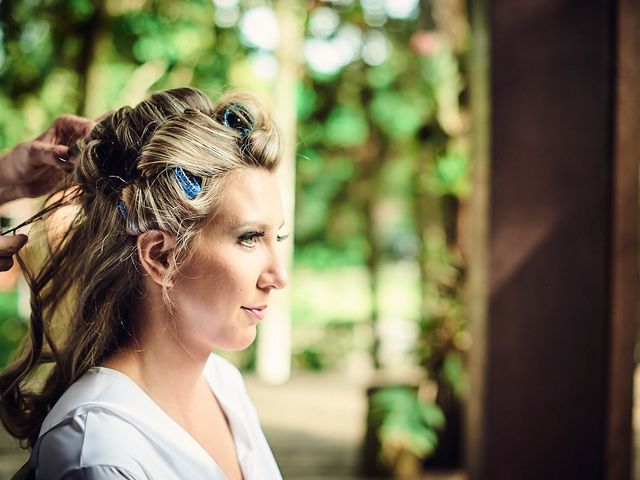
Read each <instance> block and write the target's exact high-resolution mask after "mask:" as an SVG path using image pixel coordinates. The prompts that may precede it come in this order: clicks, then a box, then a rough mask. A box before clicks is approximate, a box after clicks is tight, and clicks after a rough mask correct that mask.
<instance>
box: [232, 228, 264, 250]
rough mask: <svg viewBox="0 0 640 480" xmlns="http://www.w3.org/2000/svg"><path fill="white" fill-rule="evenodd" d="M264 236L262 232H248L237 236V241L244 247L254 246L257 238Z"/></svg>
mask: <svg viewBox="0 0 640 480" xmlns="http://www.w3.org/2000/svg"><path fill="white" fill-rule="evenodd" d="M260 237H264V232H249V233H245V234H244V235H240V236H239V237H238V242H239V243H240V244H241V245H242V246H244V247H249V248H252V247H255V246H256V244H257V243H258V238H260Z"/></svg>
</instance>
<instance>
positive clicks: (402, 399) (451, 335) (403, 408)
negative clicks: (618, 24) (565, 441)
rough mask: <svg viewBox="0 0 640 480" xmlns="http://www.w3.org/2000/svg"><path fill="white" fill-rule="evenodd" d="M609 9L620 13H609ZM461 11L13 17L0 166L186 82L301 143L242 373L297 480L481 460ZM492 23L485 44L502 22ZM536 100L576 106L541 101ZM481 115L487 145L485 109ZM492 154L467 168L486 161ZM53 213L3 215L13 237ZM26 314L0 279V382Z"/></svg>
mask: <svg viewBox="0 0 640 480" xmlns="http://www.w3.org/2000/svg"><path fill="white" fill-rule="evenodd" d="M469 3H473V2H469ZM478 3H479V4H482V5H485V2H478ZM497 3H499V2H497ZM515 3H520V4H524V3H527V2H515ZM542 3H545V2H542ZM554 3H555V4H556V6H560V7H562V8H564V11H565V14H566V17H564V18H565V25H570V22H569V20H568V18H570V16H571V15H572V14H574V13H575V12H577V11H580V9H581V8H583V7H581V5H580V2H577V3H576V2H573V3H572V2H569V1H565V2H562V1H556V2H553V1H547V2H546V4H547V5H550V4H554ZM601 3H603V4H607V5H609V6H608V7H606V8H605V11H606V12H607V14H608V15H610V16H611V17H612V18H613V16H615V15H614V14H615V12H614V11H613V10H612V8H613V7H611V6H610V5H611V4H615V2H601ZM622 3H625V2H622ZM594 5H595V3H594ZM468 7H469V5H468V2H466V1H464V0H305V1H296V0H279V1H273V2H271V1H267V0H182V1H177V0H94V1H92V0H22V1H17V0H1V1H0V87H1V88H0V150H7V149H9V148H10V147H11V146H13V145H14V144H16V143H18V142H20V141H24V140H27V139H30V138H33V137H34V136H36V135H37V134H39V133H40V132H41V131H43V130H44V129H45V128H46V127H47V126H48V125H49V124H50V123H51V121H52V120H53V119H54V118H55V117H56V116H58V115H60V114H62V113H75V114H78V115H83V116H87V117H96V116H98V115H100V114H101V113H103V112H105V111H108V110H110V109H113V108H117V107H120V106H122V105H125V104H129V105H132V104H135V103H137V102H138V101H140V100H141V99H143V98H144V97H145V96H146V95H147V94H148V93H150V92H152V91H154V90H159V89H165V88H172V87H179V86H184V85H192V86H195V87H198V88H200V89H202V90H203V91H204V92H205V93H207V94H208V95H209V96H211V98H213V99H215V98H216V97H217V96H218V95H219V94H220V93H221V92H223V91H225V90H226V89H228V88H247V89H251V90H253V91H255V92H257V93H259V94H260V95H261V96H262V97H263V98H264V99H265V101H266V102H267V104H268V105H269V106H270V108H271V110H272V111H273V112H274V114H275V116H276V118H277V120H278V122H279V125H280V126H281V129H282V131H283V134H284V137H285V143H286V145H287V149H285V152H284V158H283V164H282V167H281V171H280V178H281V181H282V185H283V190H284V193H285V205H286V207H287V209H288V211H289V212H290V215H289V218H288V220H289V221H288V223H289V225H290V228H291V233H292V239H293V241H292V242H291V244H290V251H289V255H290V258H289V264H290V270H291V281H290V286H289V288H288V291H286V292H282V293H280V298H279V299H278V303H277V305H276V306H275V307H274V308H273V309H272V308H270V316H269V317H268V319H267V320H266V321H265V322H264V324H263V325H261V327H262V328H261V329H260V331H259V336H258V341H257V343H256V344H255V345H254V346H252V347H251V348H250V349H248V350H247V351H244V352H241V353H238V354H233V355H231V354H227V356H228V357H229V358H230V359H231V360H232V361H234V362H235V363H236V364H237V365H238V366H239V367H240V368H242V369H243V371H245V372H246V381H247V385H248V388H249V390H250V393H251V394H252V397H253V399H254V401H255V403H256V406H257V409H258V412H259V414H260V416H261V419H262V422H263V425H264V428H265V431H266V434H267V437H268V438H269V440H270V442H271V444H272V447H273V449H274V453H275V455H276V459H277V460H278V463H279V465H280V466H281V469H282V472H283V475H284V477H285V478H290V479H303V478H304V479H312V478H317V479H324V478H327V479H334V480H335V479H355V478H373V477H381V476H382V477H384V476H396V477H403V478H425V479H428V478H431V479H436V478H437V479H463V478H467V477H468V470H467V469H466V468H465V464H466V463H465V458H466V457H467V456H468V453H469V452H465V447H466V446H468V445H472V446H474V447H478V444H477V443H476V444H474V443H468V439H467V440H465V435H467V433H466V432H467V430H466V427H465V425H466V423H465V422H468V419H466V418H465V417H466V414H465V409H464V408H463V406H464V405H465V404H466V403H467V401H469V400H470V401H471V402H474V401H476V399H479V398H481V397H480V394H478V395H477V396H475V397H469V392H470V391H472V390H470V383H471V382H470V374H469V369H468V363H469V352H470V349H471V347H472V343H475V342H476V338H478V339H480V341H481V345H480V346H481V348H483V349H485V348H488V347H486V344H491V339H490V338H489V337H486V338H489V340H486V338H485V336H484V333H481V334H479V335H477V336H474V342H472V335H471V334H470V328H469V317H470V315H473V308H474V306H473V305H474V304H473V302H471V301H470V299H469V296H470V295H474V292H475V294H477V289H475V290H474V289H473V288H472V289H471V290H470V289H469V283H468V280H469V263H472V261H473V260H472V259H476V260H477V259H478V258H480V257H478V256H477V255H476V253H473V255H472V251H473V250H474V246H475V245H477V244H481V243H482V242H484V241H485V238H486V235H484V236H483V233H482V230H478V228H475V229H474V228H473V225H472V223H473V222H474V221H475V220H477V218H478V216H474V215H472V214H470V208H471V207H470V202H471V194H472V184H473V183H474V182H473V181H472V175H471V174H472V168H471V167H472V162H471V160H470V159H471V154H472V150H471V145H472V138H471V135H472V132H473V131H472V130H471V128H470V127H471V125H470V124H471V118H472V112H471V107H470V91H473V90H474V89H475V90H476V91H479V92H481V95H482V94H485V93H486V92H485V91H484V90H483V88H486V85H485V84H484V83H483V78H484V79H485V80H486V76H485V77H483V76H482V74H478V73H477V72H482V71H485V75H486V69H487V67H486V61H487V60H486V58H487V57H488V55H489V49H488V47H487V45H486V43H483V42H485V41H486V36H487V35H486V31H484V30H483V29H482V28H481V29H480V30H478V31H477V33H476V34H475V36H474V37H473V42H472V36H471V33H470V32H471V30H472V29H471V25H472V24H473V22H472V21H471V20H472V19H471V16H470V14H469V8H468ZM530 7H531V6H530ZM493 8H494V9H493V10H492V15H493V17H491V16H490V20H489V21H488V23H487V21H486V19H485V22H486V23H484V24H483V25H485V27H486V26H487V25H491V22H492V21H496V22H497V21H499V19H500V18H501V17H500V16H499V8H498V6H496V7H493ZM525 10H526V9H525V8H523V9H522V10H521V13H525ZM532 10H535V8H534V7H531V8H530V9H529V11H532ZM636 11H637V10H636ZM537 14H539V15H543V14H544V12H542V11H541V10H539V11H537ZM552 14H553V13H552V12H551V13H550V15H552ZM593 15H594V17H593V18H594V21H596V20H597V19H596V18H595V17H597V15H598V12H597V11H594V12H593ZM476 18H477V17H476ZM607 18H608V17H607ZM636 18H637V17H636ZM496 19H497V20H496ZM481 20H482V19H480V20H478V21H481ZM474 21H476V20H475V19H474ZM541 24H543V26H544V25H546V26H547V27H548V24H546V23H544V22H542V23H541ZM514 25H516V24H515V22H514ZM512 26H513V25H512ZM492 28H493V27H492ZM514 30H517V28H515V29H514ZM566 30H567V31H571V28H569V27H567V29H566ZM534 32H535V30H531V31H530V32H529V33H530V35H531V36H535V35H536V34H535V33H534ZM544 33H545V30H544V28H543V29H542V34H544ZM596 33H597V32H596ZM609 34H612V33H611V32H609ZM594 35H595V34H594ZM578 37H579V38H582V36H580V35H578ZM503 40H504V39H503ZM474 42H475V43H474ZM507 43H508V42H507ZM560 44H562V43H561V42H560V43H559V45H560ZM502 45H505V43H502ZM540 45H542V44H540ZM540 45H539V46H540ZM634 45H637V44H634ZM544 47H545V45H542V46H540V49H539V50H536V49H535V48H532V49H531V50H530V51H529V52H528V53H529V54H532V55H533V57H535V55H537V54H539V53H540V51H542V49H543V48H544ZM553 48H555V47H553ZM585 48H586V47H585ZM473 49H476V54H475V55H472V51H473ZM558 50H561V49H560V47H558ZM635 51H637V50H635ZM478 52H479V53H478ZM536 52H537V53H536ZM528 58H530V57H528ZM483 59H484V60H483ZM502 60H504V59H502ZM534 60H535V59H534ZM483 62H484V63H483ZM587 63H588V60H587V61H586V63H585V65H586V64H587ZM483 65H484V66H483ZM610 66H611V65H609V67H610ZM474 68H475V71H476V73H475V74H473V72H472V70H473V69H474ZM585 68H587V69H588V68H591V67H589V66H585ZM594 68H596V67H594ZM607 68H608V67H607V66H605V67H603V69H602V71H609V70H607ZM483 69H484V70H483ZM598 72H600V71H599V70H596V73H598ZM474 75H475V76H474ZM559 75H560V77H561V72H560V74H559ZM496 78H497V77H496ZM512 80H513V79H512ZM559 81H561V79H560V80H559ZM511 85H513V83H509V81H507V82H506V83H503V84H502V86H503V87H505V88H506V89H508V88H510V86H511ZM565 93H567V92H565ZM488 97H489V96H488V95H487V98H488ZM533 101H537V100H535V99H534V100H533ZM545 102H546V103H545ZM583 102H584V101H583ZM541 104H549V105H551V104H553V106H554V108H556V109H559V110H562V109H564V107H563V106H562V104H559V103H554V102H553V101H552V100H550V99H548V98H547V99H542V100H541ZM496 110H497V109H496ZM513 110H514V111H516V110H517V111H518V112H523V111H524V110H526V108H525V107H522V106H520V107H518V106H514V107H513ZM476 112H480V114H478V113H475V114H474V115H475V116H474V117H473V118H474V119H475V120H476V121H477V119H478V118H479V119H480V123H477V124H476V125H474V128H476V131H480V132H481V133H482V132H483V131H484V130H483V129H484V128H485V127H486V125H485V123H483V118H484V119H485V120H486V117H483V116H482V115H483V114H482V112H486V108H485V109H483V106H482V105H480V106H479V107H476ZM534 113H535V112H534ZM609 118H610V117H607V119H609ZM503 121H504V119H503ZM504 123H507V124H508V123H509V122H508V121H506V122H504ZM542 123H544V122H542ZM522 125H523V126H522V127H521V130H526V131H527V132H528V134H529V135H533V133H531V132H532V129H527V124H526V123H523V124H522ZM529 126H530V125H529ZM486 128H488V127H486ZM476 140H477V138H476ZM475 145H476V146H475V148H476V149H477V148H478V146H477V145H478V143H476V144H475ZM524 145H525V143H523V146H524ZM523 149H524V147H523ZM480 150H481V152H480V154H479V155H478V154H476V156H475V157H474V159H479V160H477V161H478V162H480V163H479V164H480V165H482V159H483V158H484V157H483V156H482V151H483V150H482V145H481V148H480ZM474 161H476V160H474ZM474 168H476V169H477V168H478V166H477V165H474ZM564 173H565V172H563V174H564ZM524 174H525V176H526V175H527V173H526V172H525V173H524ZM633 174H634V175H635V177H634V178H637V171H634V173H633ZM496 178H497V177H496ZM607 178H608V177H607ZM475 181H476V182H477V180H475ZM532 181H535V179H533V180H532ZM481 182H484V183H482V185H486V183H487V182H486V179H484V180H481ZM636 183H637V182H636ZM516 190H517V189H516ZM482 191H483V190H482V188H481V189H480V192H481V193H482ZM485 194H486V197H487V198H489V197H491V198H495V196H492V194H488V193H486V190H485ZM40 202H41V201H40ZM480 203H482V202H480ZM39 205H40V203H39V201H38V200H23V201H19V202H13V203H11V204H7V205H3V206H1V207H0V214H1V215H2V221H3V227H6V226H9V225H11V224H14V223H17V222H19V221H20V220H22V219H24V218H26V217H27V216H28V215H29V214H30V212H32V211H34V210H36V209H37V208H38V206H39ZM525 210H526V209H525ZM476 213H477V212H476ZM636 213H637V210H636ZM491 215H492V214H489V216H491ZM472 217H473V218H472ZM551 217H552V215H551V213H549V212H548V215H547V217H545V218H551ZM505 218H506V217H505ZM497 224H499V221H498V222H497ZM607 228H608V227H607ZM478 232H480V233H478ZM485 233H486V232H485ZM519 238H521V237H517V236H516V237H513V238H510V239H509V242H511V243H509V244H508V247H509V249H510V248H511V247H513V248H516V249H517V248H518V247H519V246H521V243H520V240H519ZM524 243H525V244H526V242H524ZM634 249H637V244H634ZM480 270H483V268H482V267H480ZM483 271H485V272H486V268H485V269H484V270H483ZM472 280H473V279H472ZM472 283H473V282H472ZM480 284H485V285H489V284H491V282H488V281H487V282H484V283H483V282H482V281H480ZM528 287H530V285H528ZM470 292H471V293H470ZM556 295H557V291H556ZM632 295H633V296H634V298H635V295H636V292H635V291H633V292H632ZM27 300H28V299H27V298H26V293H25V291H24V287H23V284H22V282H21V280H20V276H19V272H17V271H16V270H13V271H11V272H9V273H4V274H2V275H0V366H3V365H5V364H6V363H7V362H8V361H9V360H10V359H11V356H12V353H13V351H14V349H15V348H16V346H17V345H18V342H19V341H20V339H21V338H22V337H23V335H24V334H25V332H26V328H27V327H26V319H27V318H28V308H27V307H26V305H27ZM570 300H571V299H570V298H569V300H568V301H570ZM535 306H536V303H535V301H533V302H530V303H529V304H528V308H529V309H533V310H535ZM480 317H482V315H480ZM482 318H485V320H483V321H484V322H485V325H489V324H490V323H486V322H488V321H487V320H486V315H485V316H484V317H482ZM633 322H635V314H634V317H633V319H632V323H633ZM487 328H489V327H487ZM523 331H524V332H525V333H524V334H525V335H526V334H527V331H526V329H525V330H523ZM631 331H633V329H632V330H631ZM572 332H573V333H572V334H571V335H572V337H571V338H576V337H577V336H578V335H576V334H575V330H572ZM632 336H633V335H632ZM514 339H515V341H517V337H514V336H511V337H509V338H506V339H503V340H504V341H506V342H509V341H511V340H514ZM485 340H486V341H485ZM513 345H515V343H514V344H513ZM569 356H571V352H570V351H569V350H567V358H568V357H569ZM483 358H485V357H483ZM556 360H558V358H555V359H554V361H556ZM559 361H564V360H563V359H560V360H559ZM480 363H481V362H480ZM478 364H479V363H476V365H478ZM478 368H479V367H478ZM483 375H484V373H482V372H481V373H480V374H478V376H477V378H484V377H483ZM521 377H526V375H524V376H523V375H521ZM627 377H628V383H630V382H631V375H630V374H629V375H627ZM496 381H497V380H496ZM569 383H570V382H569ZM532 385H533V383H532ZM598 388H600V387H598ZM516 390H517V388H516ZM478 391H480V393H482V389H479V390H476V392H478ZM604 391H605V390H604V387H602V392H604ZM482 398H485V397H482ZM478 402H480V405H484V404H483V403H482V402H481V401H480V400H478ZM491 407H492V408H494V409H495V408H497V407H496V405H493V404H492V405H491ZM596 407H597V408H600V407H602V409H603V411H604V408H605V407H604V403H603V404H598V405H596ZM487 411H489V410H487ZM520 413H521V414H522V415H524V416H527V413H526V412H520ZM587 414H589V413H588V412H587ZM470 418H471V420H472V421H473V418H475V417H474V413H473V412H472V413H471V415H470ZM551 423H553V418H551ZM627 424H628V428H629V429H630V425H631V421H630V419H629V421H628V422H627ZM469 431H471V432H472V433H473V432H477V429H476V427H474V426H473V425H472V427H470V430H469ZM600 434H602V432H600V431H599V432H598V433H596V435H600ZM523 435H524V434H523ZM467 437H468V435H467ZM545 438H546V440H545V441H547V440H548V439H549V437H548V436H547V437H545ZM490 441H491V439H489V440H487V441H486V442H480V444H481V445H485V444H486V445H490ZM552 443H553V442H549V444H552ZM479 451H480V449H479V448H478V450H477V451H475V448H474V452H473V453H474V454H475V453H477V452H479ZM0 453H2V455H1V456H0V478H9V477H10V472H12V471H14V470H15V469H16V468H17V467H18V466H19V465H20V464H21V462H22V461H24V457H25V455H24V453H20V452H19V451H17V450H16V448H15V445H14V443H12V440H10V439H6V440H4V441H3V447H2V451H1V452H0ZM495 458H496V459H499V458H502V457H500V456H499V455H498V456H496V457H495ZM543 461H544V460H543ZM489 463H490V462H489ZM507 463H508V462H507ZM487 471H489V472H491V471H493V472H494V473H496V472H498V471H499V469H498V470H492V469H491V468H489V470H487ZM514 471H516V470H514ZM603 472H604V470H598V471H597V472H595V473H594V476H593V477H590V478H604V477H603V476H602V475H604V474H603ZM476 473H477V472H476ZM601 474H602V475H601ZM3 475H4V476H3ZM473 478H480V477H477V476H476V477H473ZM482 478H552V477H550V476H545V475H541V474H537V476H531V477H526V476H519V475H516V476H513V475H508V474H507V475H506V476H505V475H503V476H501V475H500V474H497V473H496V475H495V476H492V475H490V474H486V475H484V476H483V477H482ZM554 478H556V477H554ZM557 478H586V477H584V476H576V477H571V476H564V477H557ZM607 478H615V477H607ZM619 478H623V477H619ZM637 478H640V477H637Z"/></svg>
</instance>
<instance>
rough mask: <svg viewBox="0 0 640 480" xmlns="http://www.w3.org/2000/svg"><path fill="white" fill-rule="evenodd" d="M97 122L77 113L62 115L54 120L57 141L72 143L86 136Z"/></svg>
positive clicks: (65, 143) (66, 143) (64, 143)
mask: <svg viewBox="0 0 640 480" xmlns="http://www.w3.org/2000/svg"><path fill="white" fill-rule="evenodd" d="M94 125H95V122H94V121H93V120H89V119H86V118H83V117H78V116H76V115H62V116H61V117H58V118H56V119H55V121H54V122H53V125H52V127H53V129H54V131H55V134H56V140H57V142H56V143H60V144H63V145H67V146H69V145H71V144H72V143H74V142H75V141H77V140H78V139H80V138H82V137H85V136H86V135H87V134H88V133H89V132H90V131H91V129H92V128H93V126H94Z"/></svg>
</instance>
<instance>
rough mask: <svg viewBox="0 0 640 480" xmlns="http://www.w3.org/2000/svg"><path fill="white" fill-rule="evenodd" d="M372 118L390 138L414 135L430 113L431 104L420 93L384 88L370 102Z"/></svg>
mask: <svg viewBox="0 0 640 480" xmlns="http://www.w3.org/2000/svg"><path fill="white" fill-rule="evenodd" d="M370 108H371V113H372V115H371V116H372V118H373V120H374V121H375V122H376V123H377V124H378V125H379V126H380V128H381V129H382V130H383V131H384V132H385V133H386V134H387V135H389V137H391V138H403V137H409V136H412V135H414V134H415V133H416V132H417V131H418V129H419V128H420V127H421V126H422V124H423V122H424V120H425V119H426V118H428V117H429V115H430V114H431V108H432V106H431V104H430V102H429V101H428V100H427V99H426V98H424V96H422V95H417V94H416V95H411V94H409V93H406V92H402V91H397V90H384V91H381V92H379V93H376V95H375V96H374V97H373V101H372V102H371V106H370Z"/></svg>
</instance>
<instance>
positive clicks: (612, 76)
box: [467, 0, 640, 480]
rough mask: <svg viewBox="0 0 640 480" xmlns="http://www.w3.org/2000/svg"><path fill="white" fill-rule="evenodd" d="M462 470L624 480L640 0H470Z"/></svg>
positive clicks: (633, 302) (491, 475) (498, 478)
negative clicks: (467, 353) (467, 384)
mask: <svg viewBox="0 0 640 480" xmlns="http://www.w3.org/2000/svg"><path fill="white" fill-rule="evenodd" d="M471 20H472V29H473V32H474V47H473V49H474V51H473V55H472V62H471V69H472V88H471V93H472V105H473V115H474V142H475V162H476V163H475V165H476V172H475V175H476V177H475V187H476V188H475V192H474V198H473V201H472V219H473V220H472V222H473V225H472V229H473V233H472V238H474V242H473V243H474V246H475V248H476V250H475V251H474V252H472V259H471V266H470V270H471V271H470V299H471V309H470V311H471V330H472V334H473V336H474V347H473V350H472V352H471V357H470V371H471V385H472V388H471V392H470V400H469V410H468V442H467V454H468V467H469V472H470V477H471V479H472V480H475V479H490V480H502V479H505V480H512V479H518V480H523V479H545V480H548V479H574V478H575V479H611V480H614V479H615V480H618V479H621V480H622V479H628V478H630V452H631V434H630V432H631V394H632V368H633V363H632V352H633V342H634V338H635V322H636V316H637V290H638V281H637V278H638V275H637V271H638V214H639V208H638V161H639V159H640V142H639V139H640V121H639V118H640V74H639V71H640V70H639V69H640V42H639V38H640V2H638V1H637V0H618V1H614V0H590V1H584V0H536V1H525V0H494V1H488V0H477V1H474V2H471Z"/></svg>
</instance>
